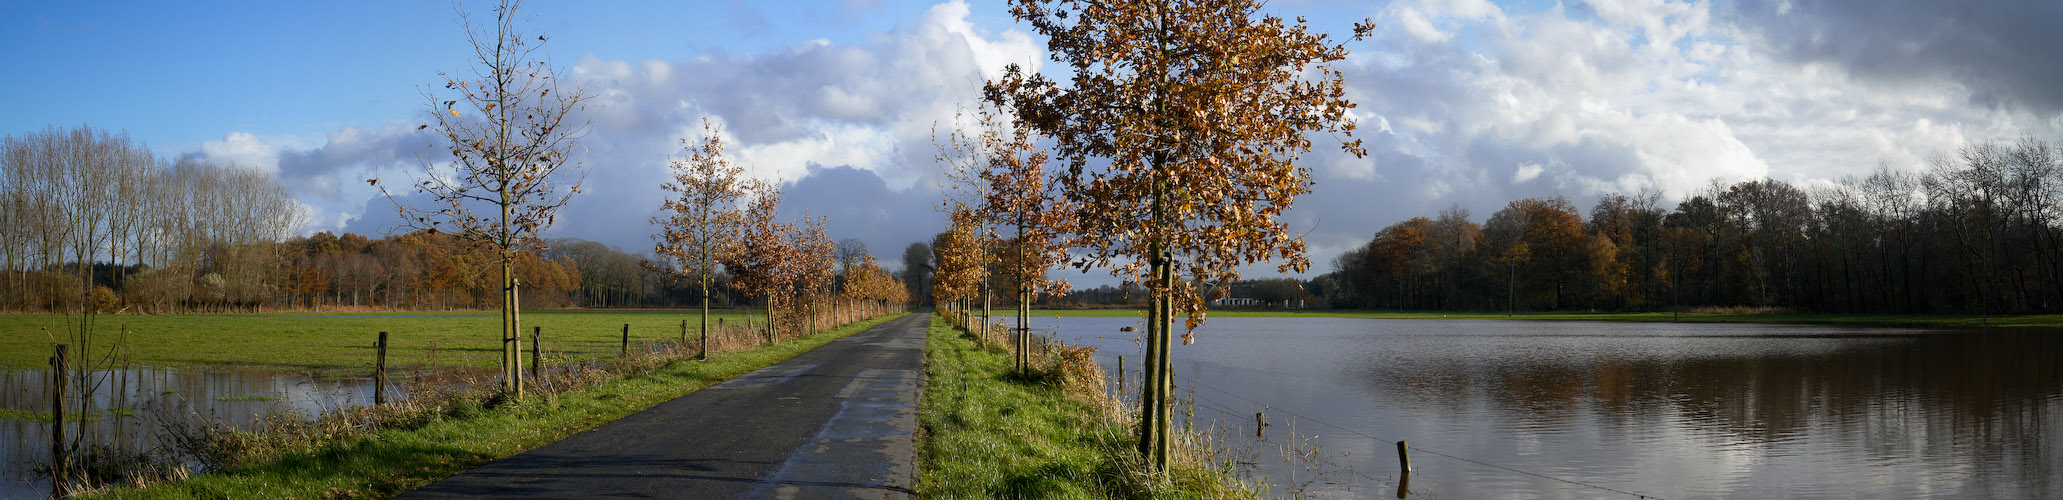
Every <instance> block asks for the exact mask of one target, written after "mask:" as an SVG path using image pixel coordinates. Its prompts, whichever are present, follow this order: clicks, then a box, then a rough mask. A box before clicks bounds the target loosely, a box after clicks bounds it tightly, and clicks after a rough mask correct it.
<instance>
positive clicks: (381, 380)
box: [372, 332, 387, 406]
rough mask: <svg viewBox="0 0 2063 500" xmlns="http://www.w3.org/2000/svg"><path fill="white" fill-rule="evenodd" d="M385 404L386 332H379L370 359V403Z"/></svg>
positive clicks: (375, 404) (374, 404)
mask: <svg viewBox="0 0 2063 500" xmlns="http://www.w3.org/2000/svg"><path fill="white" fill-rule="evenodd" d="M386 404H387V332H380V342H379V343H378V344H376V345H375V346H374V347H373V361H372V405H373V406H383V405H386Z"/></svg>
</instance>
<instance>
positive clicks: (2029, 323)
mask: <svg viewBox="0 0 2063 500" xmlns="http://www.w3.org/2000/svg"><path fill="white" fill-rule="evenodd" d="M1143 314H1145V313H1144V312H1143V310H1138V309H1034V310H1032V315H1033V316H1059V317H1076V318H1084V317H1093V318H1131V317H1144V316H1143ZM1210 317H1212V318H1371V319H1517V320H1556V321H1634V322H1652V323H1668V322H1684V323H1798V324H1834V325H1861V326H1938V327H1956V328H1962V327H1980V326H1993V327H2046V328H2059V327H2063V314H2022V315H2003V316H2001V315H1994V316H1991V317H1989V318H1986V317H1983V316H1979V315H1974V314H1815V313H1779V314H1722V313H1682V314H1673V313H1666V312H1629V313H1597V312H1520V313H1515V314H1512V315H1510V316H1506V315H1505V314H1504V313H1502V312H1455V311H1371V310H1361V309H1331V310H1320V309H1302V310H1212V311H1211V312H1210Z"/></svg>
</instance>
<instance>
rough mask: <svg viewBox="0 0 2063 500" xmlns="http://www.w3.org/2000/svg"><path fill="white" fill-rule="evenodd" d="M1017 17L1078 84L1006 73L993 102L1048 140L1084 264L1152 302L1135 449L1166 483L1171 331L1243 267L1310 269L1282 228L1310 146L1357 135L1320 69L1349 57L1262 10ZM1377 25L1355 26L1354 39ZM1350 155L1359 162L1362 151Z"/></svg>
mask: <svg viewBox="0 0 2063 500" xmlns="http://www.w3.org/2000/svg"><path fill="white" fill-rule="evenodd" d="M1010 5H1011V9H1010V10H1011V14H1012V15H1013V16H1015V17H1016V18H1017V19H1018V20H1019V21H1023V22H1027V23H1030V24H1031V25H1032V27H1033V28H1034V29H1035V30H1037V31H1038V32H1039V34H1041V35H1044V36H1046V38H1047V45H1046V49H1047V53H1049V54H1051V57H1052V59H1053V60H1054V61H1055V62H1058V63H1061V64H1063V65H1064V67H1066V68H1067V70H1068V71H1069V72H1071V73H1072V75H1071V76H1070V78H1067V79H1066V80H1065V81H1059V80H1053V79H1048V78H1046V77H1045V76H1044V75H1041V74H1038V73H1036V72H1031V71H1027V70H1025V69H1024V68H1021V67H1017V66H1015V65H1012V66H1011V67H1009V68H1006V70H1005V72H1004V75H1003V76H1002V78H1001V79H1000V80H998V81H993V82H990V83H989V84H988V85H987V86H986V88H985V91H984V98H985V99H986V100H988V101H989V102H993V103H998V104H1001V105H1007V106H1008V107H1010V108H1012V109H1015V110H1017V113H1018V117H1019V120H1020V121H1021V124H1022V125H1024V126H1029V127H1032V128H1033V129H1035V130H1037V131H1039V132H1040V133H1042V134H1043V135H1046V136H1048V137H1051V138H1052V139H1053V141H1054V153H1055V156H1056V157H1057V159H1058V160H1059V161H1060V162H1061V163H1062V164H1063V165H1064V166H1065V167H1066V170H1065V172H1064V173H1062V174H1061V175H1060V176H1059V179H1058V180H1059V183H1060V189H1061V193H1062V194H1063V195H1064V196H1065V197H1066V198H1067V199H1068V200H1071V201H1074V202H1076V203H1077V209H1076V210H1075V215H1074V218H1075V222H1076V223H1077V224H1078V227H1077V229H1076V232H1077V239H1076V243H1075V247H1076V248H1077V249H1078V250H1079V251H1080V252H1081V256H1082V258H1081V259H1079V260H1078V261H1077V264H1079V265H1083V266H1098V267H1111V266H1113V265H1115V269H1114V270H1113V272H1114V273H1116V274H1118V275H1121V276H1128V277H1135V278H1143V280H1142V281H1144V282H1145V283H1147V284H1148V287H1149V288H1150V289H1152V291H1153V308H1152V310H1151V311H1150V312H1149V314H1148V321H1147V336H1148V339H1147V372H1146V373H1147V377H1148V378H1147V381H1146V383H1145V384H1143V390H1144V391H1145V392H1144V394H1143V396H1144V397H1143V398H1142V408H1141V409H1142V411H1141V428H1140V440H1139V441H1140V451H1141V453H1142V454H1143V455H1145V456H1146V457H1147V458H1148V463H1149V464H1151V467H1153V468H1155V469H1160V470H1165V468H1166V466H1167V449H1168V448H1167V435H1168V425H1169V418H1168V408H1169V407H1168V394H1167V393H1168V389H1169V387H1170V384H1171V381H1172V379H1171V378H1170V375H1169V369H1170V364H1169V363H1168V357H1167V352H1168V350H1169V349H1170V348H1171V343H1170V341H1169V338H1170V331H1171V330H1172V327H1171V318H1172V316H1173V315H1174V313H1175V309H1177V308H1179V309H1181V311H1182V313H1184V314H1185V315H1187V316H1188V318H1189V319H1188V323H1187V326H1188V330H1186V331H1193V329H1194V328H1195V327H1196V326H1197V325H1199V324H1201V323H1202V322H1203V320H1204V300H1203V297H1201V296H1199V294H1197V292H1196V288H1195V284H1196V283H1199V282H1230V281H1234V280H1236V279H1237V278H1238V276H1239V273H1238V268H1239V267H1240V266H1242V265H1245V264H1249V263H1254V262H1259V261H1264V260H1273V259H1280V260H1281V261H1282V264H1281V267H1282V268H1283V269H1285V270H1298V271H1300V270H1302V269H1304V268H1305V267H1306V266H1308V264H1309V263H1308V261H1307V260H1306V258H1305V257H1304V244H1303V241H1302V239H1301V238H1300V237H1299V236H1298V235H1297V234H1296V233H1294V232H1292V231H1291V230H1290V228H1289V226H1288V224H1287V223H1284V222H1282V221H1281V220H1279V216H1280V215H1281V214H1282V213H1283V211H1285V210H1288V209H1289V208H1290V204H1291V202H1293V201H1295V199H1296V197H1297V195H1300V194H1303V193H1305V192H1308V191H1309V190H1310V184H1311V180H1310V174H1309V172H1308V171H1307V170H1306V169H1305V168H1303V167H1299V166H1297V165H1296V163H1295V161H1296V159H1297V158H1298V156H1300V155H1301V154H1303V153H1305V152H1307V151H1309V150H1310V148H1311V140H1310V139H1309V134H1311V133H1313V132H1330V133H1346V134H1349V135H1351V131H1352V130H1353V122H1352V121H1351V120H1350V119H1349V117H1348V116H1347V110H1348V109H1349V108H1351V107H1353V104H1352V103H1350V102H1348V101H1347V99H1346V90H1345V87H1344V85H1343V84H1342V83H1341V80H1340V74H1339V73H1338V72H1337V71H1335V70H1332V69H1330V68H1329V67H1327V66H1325V64H1326V63H1329V62H1331V61H1337V60H1339V59H1342V58H1345V57H1346V55H1347V49H1346V47H1345V46H1344V45H1340V44H1335V43H1332V42H1330V41H1328V40H1327V37H1326V36H1325V35H1321V34H1313V33H1310V32H1308V31H1306V29H1305V27H1304V21H1303V20H1302V19H1298V20H1296V21H1295V22H1286V21H1284V20H1283V19H1281V18H1279V17H1276V16H1272V15H1267V14H1265V13H1263V12H1261V7H1262V2H1260V1H1258V0H1157V1H1137V2H1095V1H1087V0H1011V2H1010ZM1371 28H1372V26H1371V25H1369V24H1365V23H1364V24H1359V25H1356V26H1355V37H1356V38H1359V37H1361V36H1364V35H1366V34H1367V33H1368V31H1369V30H1370V29H1371ZM1341 148H1342V149H1344V150H1345V151H1347V152H1349V153H1352V154H1355V155H1357V156H1358V155H1361V154H1363V153H1364V151H1363V149H1362V148H1361V145H1360V142H1359V141H1358V140H1347V141H1345V142H1344V143H1343V144H1342V145H1341ZM1142 267H1144V269H1142ZM1178 267H1179V268H1180V270H1181V271H1182V272H1183V274H1185V275H1186V276H1183V277H1182V278H1179V279H1178V278H1177V276H1176V273H1177V268H1178ZM1142 270H1144V271H1145V273H1144V274H1145V276H1141V271H1142ZM1183 339H1184V342H1185V343H1187V342H1191V341H1193V337H1192V336H1191V335H1190V334H1189V333H1185V334H1184V335H1183Z"/></svg>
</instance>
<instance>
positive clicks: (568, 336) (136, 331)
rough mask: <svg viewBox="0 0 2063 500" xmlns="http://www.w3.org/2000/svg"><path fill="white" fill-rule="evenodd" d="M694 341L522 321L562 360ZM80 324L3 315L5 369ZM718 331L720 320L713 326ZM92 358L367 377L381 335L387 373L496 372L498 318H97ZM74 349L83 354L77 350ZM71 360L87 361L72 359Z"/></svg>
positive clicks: (744, 314) (617, 323)
mask: <svg viewBox="0 0 2063 500" xmlns="http://www.w3.org/2000/svg"><path fill="white" fill-rule="evenodd" d="M711 316H712V317H713V318H722V319H723V320H724V321H725V322H727V323H730V324H737V323H738V322H741V321H745V320H747V319H748V318H751V320H752V321H754V322H763V321H764V319H763V318H762V317H761V316H759V315H758V314H757V312H756V311H746V310H740V311H712V312H711ZM682 320H688V321H689V328H690V330H689V331H690V335H691V336H693V335H694V334H695V331H696V330H695V329H696V328H698V327H699V325H700V324H701V323H700V321H701V316H700V311H686V310H658V311H654V310H634V311H612V310H564V311H524V312H523V313H522V321H523V325H522V328H523V343H524V349H525V350H528V349H529V343H530V331H531V327H542V328H544V344H545V350H546V351H548V352H551V353H553V354H554V355H557V356H560V357H561V359H587V358H594V357H601V356H613V355H615V354H616V353H617V352H618V347H619V343H620V341H621V339H620V337H621V335H622V333H623V325H625V324H628V325H630V338H631V342H632V344H633V345H635V344H636V343H637V342H641V341H643V342H652V341H662V340H674V339H678V338H680V334H681V321H682ZM78 321H79V317H78V316H76V315H69V316H68V315H54V314H4V315H0V366H5V367H11V368H42V367H47V366H48V365H47V363H48V358H49V357H50V346H51V344H53V343H57V342H66V343H72V342H73V341H69V340H65V339H66V338H67V336H66V334H65V332H66V331H68V330H72V329H74V328H76V326H75V325H77V323H78ZM711 324H712V325H714V324H715V319H711ZM94 326H95V328H94V331H95V338H94V341H93V342H94V344H95V346H94V348H93V349H92V350H93V352H92V353H91V355H93V356H96V357H98V356H105V355H106V354H107V349H108V348H109V347H110V346H114V345H116V344H117V339H118V338H120V337H122V332H123V331H127V332H128V335H127V341H126V345H127V347H128V352H129V356H130V359H129V362H130V363H133V364H137V365H149V366H163V367H184V366H235V367H239V368H257V369H277V370H307V371H319V372H342V371H357V370H363V369H369V368H370V367H371V366H372V364H373V351H374V349H373V344H374V343H375V341H376V339H377V338H378V337H379V332H382V331H385V332H388V336H389V337H388V353H387V356H388V358H387V359H388V361H387V362H388V364H389V366H402V367H406V366H414V365H417V364H419V363H425V362H428V361H430V349H429V347H430V346H431V345H432V343H434V345H435V346H436V351H435V356H436V359H435V364H437V365H443V366H468V367H492V366H495V365H496V364H497V363H499V360H500V359H501V358H500V354H499V353H500V345H501V340H500V339H501V333H500V332H501V314H500V312H499V311H458V312H396V313H364V314H349V313H342V314H326V313H281V314H195V315H155V316H146V315H127V314H119V315H105V314H104V315H98V316H95V317H94ZM73 349H74V350H75V351H74V352H75V353H76V352H77V351H76V349H79V347H77V346H74V347H73ZM73 356H74V357H75V358H78V357H81V354H73Z"/></svg>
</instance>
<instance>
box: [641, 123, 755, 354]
mask: <svg viewBox="0 0 2063 500" xmlns="http://www.w3.org/2000/svg"><path fill="white" fill-rule="evenodd" d="M702 132H703V137H702V144H701V145H699V146H695V145H687V140H686V139H682V140H681V142H682V144H683V145H684V148H685V149H687V150H688V151H690V154H689V155H688V158H686V159H677V160H673V161H671V162H668V164H667V166H668V167H669V168H671V169H672V170H673V182H669V183H666V184H665V185H664V186H661V187H662V188H664V189H666V191H667V192H670V193H673V197H672V198H668V199H666V200H665V201H664V202H662V203H660V205H659V208H660V209H661V210H664V211H666V213H667V215H666V216H665V217H663V218H660V217H655V218H653V219H652V223H653V224H657V225H658V226H659V233H658V234H656V235H653V236H652V238H653V239H654V240H657V242H656V243H655V244H654V248H653V251H655V252H658V253H659V255H662V256H666V257H668V258H671V259H673V260H674V262H676V263H678V264H680V273H681V275H682V276H694V277H695V278H696V279H697V280H698V281H699V282H700V283H701V285H702V345H703V346H704V348H705V351H704V352H703V353H702V354H703V355H706V354H707V351H706V348H707V346H708V345H709V281H710V277H711V275H712V274H713V273H715V266H716V265H717V261H718V260H719V259H720V258H721V257H722V256H723V255H724V254H725V253H727V252H730V251H733V250H732V246H733V245H734V242H735V241H736V240H737V238H738V233H739V229H740V226H741V225H742V224H743V223H744V217H745V210H744V208H743V207H741V206H740V205H739V200H740V199H741V198H743V197H744V196H745V194H746V189H747V188H748V183H747V181H746V180H745V178H744V174H745V167H744V166H741V165H738V164H737V163H733V162H732V161H731V159H730V157H728V156H725V155H724V148H723V138H722V137H721V136H722V133H723V130H722V128H720V127H718V126H717V125H715V124H713V123H711V122H710V121H709V120H707V119H704V120H703V121H702ZM681 335H682V338H681V342H683V343H685V342H687V341H688V339H687V337H686V336H687V332H681Z"/></svg>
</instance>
